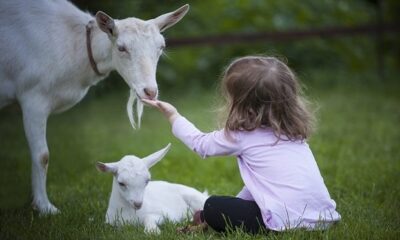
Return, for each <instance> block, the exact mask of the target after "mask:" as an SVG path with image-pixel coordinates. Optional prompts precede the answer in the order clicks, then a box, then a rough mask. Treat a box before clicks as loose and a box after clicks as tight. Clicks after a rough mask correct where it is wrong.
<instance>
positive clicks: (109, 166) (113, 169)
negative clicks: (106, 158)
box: [96, 162, 118, 174]
mask: <svg viewBox="0 0 400 240" xmlns="http://www.w3.org/2000/svg"><path fill="white" fill-rule="evenodd" d="M96 168H97V170H99V171H100V172H109V173H112V174H116V173H117V171H118V168H117V166H116V164H114V163H102V162H97V163H96Z"/></svg>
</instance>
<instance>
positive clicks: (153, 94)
mask: <svg viewBox="0 0 400 240" xmlns="http://www.w3.org/2000/svg"><path fill="white" fill-rule="evenodd" d="M143 91H144V93H145V94H146V96H147V97H149V98H150V99H153V98H155V97H156V96H157V89H151V88H145V89H143Z"/></svg>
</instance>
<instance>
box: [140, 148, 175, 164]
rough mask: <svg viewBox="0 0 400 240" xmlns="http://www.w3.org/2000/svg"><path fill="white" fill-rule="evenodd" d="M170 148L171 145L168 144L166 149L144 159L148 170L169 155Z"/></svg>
mask: <svg viewBox="0 0 400 240" xmlns="http://www.w3.org/2000/svg"><path fill="white" fill-rule="evenodd" d="M170 147H171V143H168V145H167V146H166V147H165V148H163V149H161V150H159V151H157V152H155V153H153V154H150V155H149V156H147V157H145V158H142V160H143V161H144V163H145V164H146V166H147V168H151V167H152V166H154V165H155V164H156V163H157V162H159V161H160V160H161V159H162V158H163V157H164V156H165V154H167V152H168V150H169V149H170Z"/></svg>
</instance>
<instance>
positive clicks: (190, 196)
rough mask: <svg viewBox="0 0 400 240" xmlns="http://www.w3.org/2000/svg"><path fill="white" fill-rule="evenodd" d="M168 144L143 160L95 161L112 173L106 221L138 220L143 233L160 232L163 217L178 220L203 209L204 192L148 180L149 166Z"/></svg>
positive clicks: (125, 221)
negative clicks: (143, 230)
mask: <svg viewBox="0 0 400 240" xmlns="http://www.w3.org/2000/svg"><path fill="white" fill-rule="evenodd" d="M170 146H171V144H168V145H167V146H166V147H165V148H163V149H161V150H159V151H158V152H155V153H153V154H151V155H149V156H147V157H145V158H142V159H140V158H138V157H136V156H133V155H129V156H125V157H123V158H122V159H121V160H120V161H118V162H114V163H101V162H98V163H97V169H98V170H99V171H101V172H110V173H112V174H113V175H114V179H113V185H112V191H111V197H110V201H109V204H108V209H107V214H106V223H109V224H113V225H119V224H125V223H132V222H133V223H140V224H143V225H144V229H145V232H148V233H149V232H153V233H159V232H160V229H159V228H158V224H161V223H162V222H163V221H164V220H165V219H168V220H170V221H173V222H178V221H181V220H183V219H184V218H185V217H187V216H188V213H189V214H193V213H194V212H195V211H198V210H201V209H202V208H203V206H204V203H205V201H206V199H207V197H208V196H207V194H206V193H201V192H199V191H197V190H196V189H194V188H191V187H188V186H184V185H181V184H174V183H169V182H165V181H150V172H149V168H151V167H152V166H153V165H155V164H156V163H157V162H158V161H160V160H161V159H162V158H163V157H164V155H165V154H166V153H167V152H168V150H169V148H170Z"/></svg>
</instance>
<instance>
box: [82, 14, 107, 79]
mask: <svg viewBox="0 0 400 240" xmlns="http://www.w3.org/2000/svg"><path fill="white" fill-rule="evenodd" d="M92 28H93V20H91V21H89V23H88V24H87V25H86V49H87V54H88V57H89V62H90V66H91V67H92V69H93V71H94V72H95V73H96V74H97V75H99V76H104V74H102V73H100V72H99V69H98V68H97V64H96V62H95V61H94V58H93V52H92V44H91V32H92Z"/></svg>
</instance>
